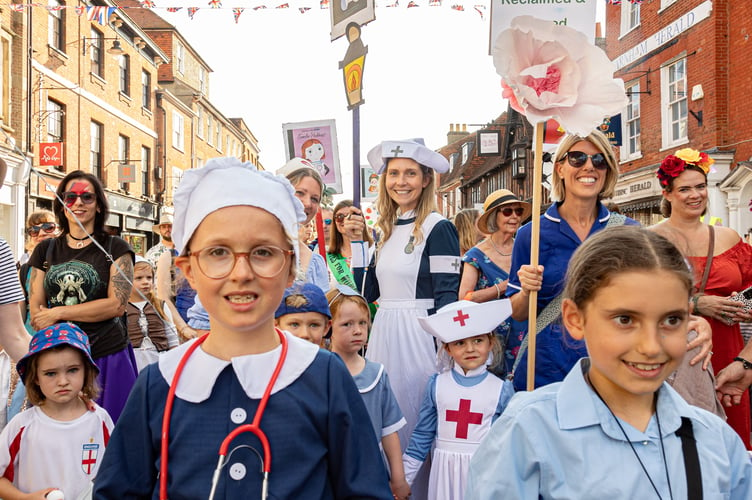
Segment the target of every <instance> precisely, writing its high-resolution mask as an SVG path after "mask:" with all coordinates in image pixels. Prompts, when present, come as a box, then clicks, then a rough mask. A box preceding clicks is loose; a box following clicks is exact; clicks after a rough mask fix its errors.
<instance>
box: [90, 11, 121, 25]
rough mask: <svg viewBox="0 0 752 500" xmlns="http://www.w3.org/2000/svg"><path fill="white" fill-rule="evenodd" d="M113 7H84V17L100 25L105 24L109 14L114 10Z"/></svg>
mask: <svg viewBox="0 0 752 500" xmlns="http://www.w3.org/2000/svg"><path fill="white" fill-rule="evenodd" d="M115 10H116V8H115V7H100V6H96V7H86V19H88V20H89V21H96V22H98V23H99V24H101V25H102V26H107V23H108V22H109V20H110V14H113V13H114V12H115Z"/></svg>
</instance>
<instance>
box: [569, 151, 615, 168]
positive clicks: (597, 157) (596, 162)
mask: <svg viewBox="0 0 752 500" xmlns="http://www.w3.org/2000/svg"><path fill="white" fill-rule="evenodd" d="M564 156H565V157H566V159H567V162H569V165H570V166H572V167H574V168H580V167H581V166H583V165H584V164H585V163H586V162H587V160H588V158H590V161H591V162H592V163H593V167H595V168H597V169H598V170H606V169H608V161H607V160H606V157H605V156H604V155H603V153H595V154H594V155H589V154H587V153H584V152H582V151H568V152H567V153H566V154H565V155H564ZM562 159H563V158H562Z"/></svg>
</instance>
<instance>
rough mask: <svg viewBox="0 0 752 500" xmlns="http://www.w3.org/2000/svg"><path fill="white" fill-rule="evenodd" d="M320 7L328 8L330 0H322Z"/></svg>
mask: <svg viewBox="0 0 752 500" xmlns="http://www.w3.org/2000/svg"><path fill="white" fill-rule="evenodd" d="M319 7H320V8H322V9H328V8H329V0H321V1H320V2H319Z"/></svg>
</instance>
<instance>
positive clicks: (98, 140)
mask: <svg viewBox="0 0 752 500" xmlns="http://www.w3.org/2000/svg"><path fill="white" fill-rule="evenodd" d="M103 137H104V125H102V124H101V123H98V122H95V121H92V122H91V127H90V137H89V162H90V163H91V173H93V174H94V175H96V176H97V177H98V178H99V180H101V181H102V184H105V185H106V184H107V183H106V182H105V179H104V168H103V167H102V140H103Z"/></svg>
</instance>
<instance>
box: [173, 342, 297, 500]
mask: <svg viewBox="0 0 752 500" xmlns="http://www.w3.org/2000/svg"><path fill="white" fill-rule="evenodd" d="M275 330H276V332H277V335H279V341H280V344H281V346H282V352H281V353H280V355H279V360H278V361H277V366H275V367H274V371H273V372H272V376H271V378H270V379H269V383H268V384H267V385H266V390H265V391H264V395H263V396H262V397H261V401H260V402H259V406H258V409H257V410H256V415H255V416H254V417H253V422H252V423H250V424H245V425H241V426H240V427H238V428H236V429H234V430H233V431H232V432H230V433H229V434H228V435H227V436H226V437H225V439H224V441H222V445H221V446H220V448H219V455H220V456H221V457H224V456H226V455H227V449H228V448H229V446H230V442H231V441H232V440H233V439H234V438H235V437H236V436H237V435H238V434H241V433H243V432H252V433H253V434H255V435H256V436H257V437H258V438H259V441H261V446H262V448H263V450H264V463H263V467H264V473H265V475H267V476H268V474H269V472H271V470H272V452H271V447H270V446H269V440H268V439H267V437H266V435H265V434H264V433H263V431H261V427H260V425H261V418H262V417H263V415H264V410H265V409H266V404H267V403H268V402H269V397H270V396H271V393H272V389H273V388H274V384H275V382H276V381H277V377H279V373H280V372H281V371H282V366H283V365H284V363H285V359H286V358H287V338H286V337H285V334H284V333H282V332H281V331H280V330H278V329H276V328H275ZM208 336H209V334H208V333H207V334H204V335H202V336H201V337H199V339H198V340H196V342H194V343H193V344H192V345H191V346H190V347H188V349H187V350H186V351H185V353H184V354H183V357H182V358H180V362H179V363H178V366H177V368H176V369H175V374H174V375H173V377H172V383H171V384H170V390H169V391H168V392H167V400H166V401H165V410H164V416H163V417H162V446H161V447H162V449H161V450H160V451H161V460H160V464H159V498H160V500H167V461H168V445H169V440H170V418H171V417H172V406H173V403H174V402H175V390H176V389H177V386H178V380H180V375H182V373H183V368H184V367H185V364H186V363H187V362H188V359H189V358H190V357H191V355H192V354H193V352H194V351H195V350H196V349H198V347H199V346H200V345H201V344H203V343H204V341H205V340H206V338H207V337H208Z"/></svg>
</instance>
